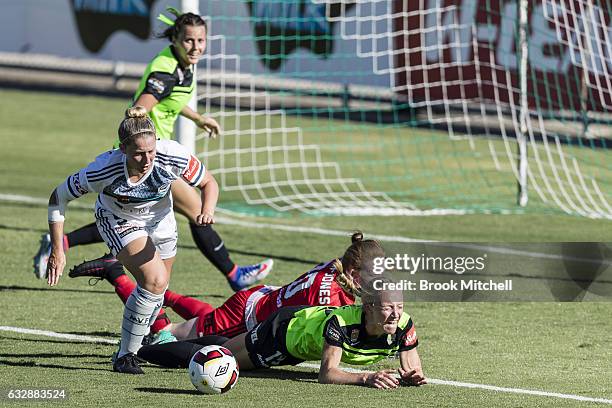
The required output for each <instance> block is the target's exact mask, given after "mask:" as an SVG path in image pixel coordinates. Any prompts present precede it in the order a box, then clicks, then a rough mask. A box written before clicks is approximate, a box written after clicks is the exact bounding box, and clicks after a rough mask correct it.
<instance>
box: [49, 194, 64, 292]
mask: <svg viewBox="0 0 612 408" xmlns="http://www.w3.org/2000/svg"><path fill="white" fill-rule="evenodd" d="M58 189H59V190H60V191H61V190H62V189H61V186H60V187H58V188H56V189H55V190H53V193H51V197H49V207H48V213H49V214H48V215H49V217H48V218H49V232H50V235H51V254H50V255H49V261H48V263H47V283H48V284H49V286H55V285H57V284H58V283H59V278H60V276H62V273H63V271H64V267H65V266H66V255H65V254H64V243H63V240H64V213H65V209H66V204H67V202H68V200H67V199H66V197H65V195H63V194H61V193H58Z"/></svg>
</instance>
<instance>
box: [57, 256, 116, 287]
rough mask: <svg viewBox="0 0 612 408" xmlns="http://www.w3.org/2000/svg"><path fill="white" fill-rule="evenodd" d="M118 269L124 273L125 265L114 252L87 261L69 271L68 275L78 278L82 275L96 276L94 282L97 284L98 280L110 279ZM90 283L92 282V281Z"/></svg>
mask: <svg viewBox="0 0 612 408" xmlns="http://www.w3.org/2000/svg"><path fill="white" fill-rule="evenodd" d="M117 269H120V270H121V273H123V266H122V265H121V263H119V261H118V260H117V258H115V257H114V256H113V255H112V254H105V255H103V256H101V257H100V258H96V259H94V260H91V261H85V262H83V263H80V264H79V265H77V266H75V267H73V268H72V269H71V270H70V272H68V276H70V277H71V278H78V277H81V276H87V277H89V278H94V283H93V284H95V283H97V281H98V280H102V279H107V280H109V281H110V279H109V278H110V277H111V275H114V273H113V272H114V271H116V270H117ZM90 284H92V283H91V281H90Z"/></svg>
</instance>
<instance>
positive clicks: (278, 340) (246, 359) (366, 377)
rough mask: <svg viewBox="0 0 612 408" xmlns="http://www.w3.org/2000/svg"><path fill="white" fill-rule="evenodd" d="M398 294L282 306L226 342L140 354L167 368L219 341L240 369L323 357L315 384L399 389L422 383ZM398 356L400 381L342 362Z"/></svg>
mask: <svg viewBox="0 0 612 408" xmlns="http://www.w3.org/2000/svg"><path fill="white" fill-rule="evenodd" d="M401 296H402V293H401V292H396V291H374V290H366V291H364V293H363V296H362V301H363V305H349V306H343V307H339V308H332V307H324V306H315V307H302V306H297V307H285V308H282V309H280V310H278V311H277V312H276V313H274V314H272V315H271V316H270V317H269V318H268V319H267V320H265V321H263V322H261V323H259V324H258V325H257V326H255V327H254V328H253V329H252V330H250V331H249V332H247V333H244V334H241V335H239V336H237V337H234V338H232V339H231V340H227V339H225V338H223V337H219V336H205V337H202V338H200V339H194V340H191V341H189V340H185V341H181V342H176V343H167V344H159V345H152V346H144V347H142V348H141V349H140V351H139V352H138V356H139V357H141V358H143V359H145V360H147V361H149V362H151V363H154V364H159V365H163V366H166V367H187V366H188V365H189V360H190V359H191V357H192V356H193V355H194V354H195V353H196V352H197V351H198V350H199V349H200V348H202V347H204V346H205V345H210V344H222V345H223V346H224V347H227V348H228V349H230V350H231V351H232V353H234V356H235V357H236V360H237V361H238V364H239V366H240V369H241V370H253V369H260V368H269V367H271V366H281V365H296V364H299V363H301V362H303V361H306V360H318V359H320V360H321V368H320V371H319V382H321V383H328V384H355V385H367V386H371V387H375V388H383V389H390V388H397V387H398V386H399V385H400V384H402V385H416V386H419V385H423V384H426V383H427V381H426V379H425V377H424V375H423V370H422V368H421V361H420V358H419V355H418V353H417V350H416V347H417V345H418V338H417V335H416V332H415V328H414V324H413V322H412V319H411V318H410V316H409V315H408V314H407V313H404V311H403V306H404V305H403V301H402V297H401ZM396 352H399V355H400V368H399V370H398V372H399V379H398V378H397V377H396V376H395V375H394V373H395V370H380V371H377V372H372V373H350V372H347V371H344V370H342V369H341V368H340V367H339V365H340V362H341V361H342V362H344V363H348V364H354V365H371V364H374V363H376V362H378V361H380V360H382V359H384V358H386V357H391V356H394V355H395V353H396Z"/></svg>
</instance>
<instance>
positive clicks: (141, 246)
mask: <svg viewBox="0 0 612 408" xmlns="http://www.w3.org/2000/svg"><path fill="white" fill-rule="evenodd" d="M96 222H97V225H98V229H99V231H100V235H102V238H103V239H104V241H105V242H106V244H107V245H108V247H109V248H110V249H111V252H112V253H113V254H116V256H117V259H119V261H121V263H122V264H123V265H124V266H125V267H126V268H127V269H128V270H129V271H130V272H131V273H132V275H133V276H134V278H136V282H137V286H136V288H135V289H134V290H133V291H132V293H131V294H130V296H129V297H128V299H127V301H126V302H125V308H124V313H123V320H122V324H121V343H120V348H119V352H118V353H117V358H116V359H115V361H114V363H113V370H114V371H118V372H121V373H128V374H142V373H143V372H142V369H141V368H140V367H139V365H138V361H137V360H136V356H135V355H136V352H137V351H138V349H139V348H140V347H141V345H142V340H143V338H144V336H145V335H147V334H148V333H149V331H150V326H151V324H153V322H154V321H155V319H156V317H157V314H158V313H159V311H160V310H161V308H162V305H163V303H164V292H165V291H166V288H167V287H168V282H169V280H170V273H171V271H172V264H173V261H174V257H175V255H176V243H177V228H176V221H175V219H174V214H173V213H172V212H170V213H168V214H167V215H166V216H165V217H164V218H163V219H162V220H160V221H159V222H158V223H157V224H155V226H153V227H150V228H149V227H143V226H142V225H140V224H138V223H134V222H131V221H129V220H124V219H119V218H118V217H116V216H114V215H112V214H111V213H109V212H107V211H105V210H102V209H98V210H97V211H96Z"/></svg>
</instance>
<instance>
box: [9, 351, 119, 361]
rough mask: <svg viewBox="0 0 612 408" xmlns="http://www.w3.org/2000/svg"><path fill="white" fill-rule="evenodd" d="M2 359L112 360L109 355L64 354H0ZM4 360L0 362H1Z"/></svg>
mask: <svg viewBox="0 0 612 408" xmlns="http://www.w3.org/2000/svg"><path fill="white" fill-rule="evenodd" d="M0 357H4V358H57V357H62V358H107V359H110V356H109V355H108V354H62V353H28V354H19V353H0ZM1 361H2V360H0V362H1Z"/></svg>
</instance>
